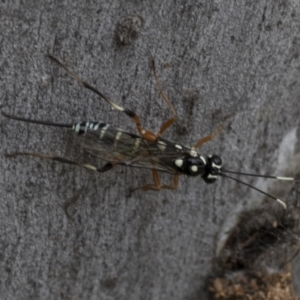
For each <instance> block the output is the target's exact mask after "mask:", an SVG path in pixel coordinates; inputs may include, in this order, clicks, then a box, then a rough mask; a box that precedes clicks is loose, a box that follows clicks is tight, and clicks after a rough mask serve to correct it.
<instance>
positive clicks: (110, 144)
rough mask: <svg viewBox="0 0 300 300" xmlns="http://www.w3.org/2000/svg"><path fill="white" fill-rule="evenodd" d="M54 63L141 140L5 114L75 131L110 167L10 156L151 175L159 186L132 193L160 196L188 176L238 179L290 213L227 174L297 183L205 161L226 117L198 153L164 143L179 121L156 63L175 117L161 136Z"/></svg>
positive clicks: (104, 128)
mask: <svg viewBox="0 0 300 300" xmlns="http://www.w3.org/2000/svg"><path fill="white" fill-rule="evenodd" d="M48 56H49V58H51V59H52V60H53V61H54V62H56V63H57V64H58V65H59V66H61V67H62V68H63V69H65V70H66V72H67V73H69V75H70V76H71V77H73V78H75V79H76V80H77V81H78V83H79V84H81V85H83V87H85V88H86V89H89V90H91V91H93V92H94V93H96V94H97V95H99V96H100V97H101V98H102V99H103V100H104V101H106V102H107V103H108V104H109V105H110V106H111V107H112V108H113V109H116V110H118V111H120V112H123V113H125V114H126V115H127V116H128V117H130V118H131V119H132V121H133V122H134V123H135V126H136V128H137V131H138V133H139V135H137V134H132V133H129V132H125V131H123V130H121V129H117V128H115V127H113V126H110V125H109V124H107V123H104V122H79V123H76V124H63V123H53V122H47V121H39V120H32V119H27V118H22V117H17V116H13V115H9V114H6V113H4V112H2V114H3V115H4V116H5V117H7V118H10V119H14V120H19V121H23V122H29V123H35V124H41V125H46V126H57V127H65V128H70V129H72V130H73V131H75V133H77V134H78V135H80V137H81V139H82V142H81V146H82V148H83V149H84V150H86V151H87V152H88V153H90V154H92V155H95V156H97V157H99V158H101V159H102V160H104V161H106V164H105V165H104V166H102V167H97V166H94V165H92V164H82V163H79V162H76V161H72V160H68V159H66V158H63V157H58V156H49V155H44V154H39V153H28V152H17V153H13V154H7V156H10V157H13V156H17V155H29V156H36V157H40V158H45V159H50V160H54V161H59V162H61V163H66V164H71V165H77V166H80V167H84V168H87V169H90V170H93V171H97V172H100V173H102V172H106V171H108V170H110V169H112V168H114V167H116V166H118V165H123V166H131V167H137V168H146V169H151V171H152V177H153V182H154V183H152V184H146V185H143V186H140V187H137V188H134V189H132V191H135V190H138V189H142V190H155V191H159V190H160V189H176V188H177V186H178V180H179V176H180V175H187V176H200V177H201V178H202V179H203V180H204V181H205V182H206V183H213V182H215V181H216V180H217V178H218V176H222V177H225V178H229V179H232V180H234V181H236V182H238V183H241V184H243V185H246V186H248V187H250V188H252V189H254V190H256V191H258V192H260V193H262V194H264V195H266V196H267V197H269V198H272V199H274V200H276V201H278V202H279V203H280V204H281V205H282V206H283V207H284V208H286V204H285V203H284V202H283V201H282V200H280V199H278V198H276V197H274V196H273V195H271V194H269V193H266V192H264V191H262V190H260V189H258V188H256V187H254V186H252V185H249V184H248V183H245V182H243V181H241V180H239V179H237V178H234V177H231V176H229V175H228V174H227V173H231V174H236V175H245V176H255V177H263V178H270V179H277V180H290V181H291V180H296V179H295V178H293V177H277V176H264V175H257V174H249V173H240V172H233V171H229V170H226V169H224V168H223V165H222V160H221V158H220V157H219V156H218V155H215V154H214V155H208V156H207V157H204V156H202V155H200V154H199V153H198V152H197V150H196V149H197V148H199V147H200V146H201V145H203V144H204V143H206V142H208V141H210V140H212V139H213V138H214V137H215V136H216V135H218V134H219V133H220V131H221V130H222V127H223V124H224V122H225V121H226V119H228V118H229V117H230V116H228V117H225V119H224V121H223V123H222V124H221V125H219V126H218V127H217V129H216V130H215V131H214V132H213V133H212V134H210V135H208V136H205V137H204V138H202V139H200V140H199V141H197V142H196V143H195V144H194V145H193V146H192V147H186V146H183V145H180V144H176V143H173V142H171V141H169V140H166V139H164V138H162V135H163V133H164V132H165V131H166V130H167V129H168V128H169V127H170V126H171V125H172V124H173V123H174V122H175V121H176V120H177V114H176V112H175V110H174V108H173V106H172V104H171V102H170V101H169V99H168V97H167V96H166V94H165V93H164V92H163V89H162V87H161V84H160V82H159V80H158V77H157V74H156V69H155V64H154V61H153V60H152V61H151V69H152V70H153V74H154V79H155V82H156V85H157V88H158V90H159V94H160V96H161V97H162V98H163V99H164V101H165V102H166V104H167V105H168V107H169V109H170V111H171V113H172V117H171V118H170V119H168V120H167V121H166V122H164V123H163V124H162V125H161V127H160V130H159V131H158V133H157V134H155V133H153V132H152V131H149V130H147V129H145V128H144V127H143V126H142V124H141V122H140V118H139V117H138V115H137V114H136V113H135V112H133V111H132V110H129V109H125V108H123V107H121V106H119V105H117V104H116V103H114V102H113V101H112V100H110V98H109V97H107V96H106V95H104V94H103V93H102V92H100V91H99V90H98V89H96V88H95V87H93V86H91V85H90V84H89V83H87V82H86V81H84V80H83V79H81V78H80V77H79V76H78V75H77V74H76V73H74V72H73V71H71V70H70V69H69V68H68V67H67V66H65V65H64V64H63V63H61V62H60V61H59V60H58V59H57V58H55V57H54V56H52V55H48ZM158 172H166V173H169V174H172V175H173V184H172V185H161V183H160V180H159V173H158Z"/></svg>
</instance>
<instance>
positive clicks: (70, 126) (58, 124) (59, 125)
mask: <svg viewBox="0 0 300 300" xmlns="http://www.w3.org/2000/svg"><path fill="white" fill-rule="evenodd" d="M1 113H2V115H3V116H4V117H6V118H9V119H13V120H18V121H21V122H27V123H35V124H40V125H45V126H56V127H65V128H72V127H73V124H64V123H54V122H48V121H40V120H32V119H27V118H22V117H17V116H13V115H9V114H7V113H5V112H3V111H2V112H1Z"/></svg>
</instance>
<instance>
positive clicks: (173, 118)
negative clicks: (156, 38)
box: [150, 60, 177, 137]
mask: <svg viewBox="0 0 300 300" xmlns="http://www.w3.org/2000/svg"><path fill="white" fill-rule="evenodd" d="M150 67H151V69H152V70H153V75H154V79H155V83H156V86H157V89H158V91H159V94H160V96H161V97H162V98H163V99H164V100H165V102H166V103H167V105H168V106H169V108H170V110H171V112H172V114H173V117H172V118H170V119H169V120H167V121H166V122H164V123H163V124H162V125H161V127H160V129H159V132H158V133H157V137H161V136H162V134H163V133H164V132H165V131H166V130H167V129H168V128H169V127H170V126H171V125H172V124H173V123H174V122H176V120H177V113H176V111H175V109H174V107H173V105H172V104H171V102H170V100H169V98H168V96H167V95H166V94H165V93H164V91H163V89H162V86H161V84H160V82H159V80H158V77H157V74H156V68H155V63H154V60H151V62H150Z"/></svg>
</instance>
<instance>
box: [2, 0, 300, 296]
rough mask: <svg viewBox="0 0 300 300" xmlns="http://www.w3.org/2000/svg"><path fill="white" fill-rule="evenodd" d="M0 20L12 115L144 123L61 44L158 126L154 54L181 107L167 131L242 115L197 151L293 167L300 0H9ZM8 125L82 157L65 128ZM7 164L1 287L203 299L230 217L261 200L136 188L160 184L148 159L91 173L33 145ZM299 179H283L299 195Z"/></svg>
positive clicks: (236, 193) (21, 143)
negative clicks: (144, 164)
mask: <svg viewBox="0 0 300 300" xmlns="http://www.w3.org/2000/svg"><path fill="white" fill-rule="evenodd" d="M131 16H135V19H134V20H133V21H132V18H131V19H130V17H131ZM140 20H143V21H142V23H141V24H139V22H140ZM118 23H120V24H121V25H122V26H121V27H120V26H119V27H117V24H118ZM140 25H141V27H140ZM0 27H1V35H0V45H1V48H0V49H1V54H0V85H1V87H0V105H1V109H2V110H3V111H5V112H7V113H10V114H14V115H18V116H24V117H28V118H35V119H41V120H51V121H56V122H64V123H68V122H77V121H79V120H103V121H106V122H108V123H111V124H114V125H117V126H118V127H121V128H124V129H126V130H130V131H132V132H135V128H134V126H133V124H132V122H131V121H130V120H129V119H128V117H126V116H123V115H122V114H121V113H119V112H116V111H112V110H111V109H110V107H109V106H108V105H107V104H106V103H105V102H103V101H102V100H101V99H99V98H98V97H97V96H96V95H94V94H92V93H91V92H90V91H87V90H85V89H84V88H82V87H80V86H79V85H78V84H77V83H76V82H75V81H74V80H73V79H72V78H70V77H68V75H67V74H66V73H65V72H64V71H63V70H62V69H60V68H59V67H58V66H57V65H55V64H53V63H52V62H51V61H50V60H49V59H48V58H47V57H46V56H45V55H46V54H47V53H52V54H53V55H54V56H56V57H58V58H59V59H61V60H62V61H64V62H65V63H66V64H67V65H68V66H69V67H70V68H71V69H73V70H74V71H76V72H77V73H78V74H80V75H81V76H82V77H83V78H85V79H86V80H87V81H88V82H89V83H91V84H93V85H95V86H97V87H98V88H99V90H100V91H102V92H104V93H105V94H106V95H108V96H110V97H111V98H112V99H114V101H115V102H116V103H118V104H120V105H122V106H124V107H127V108H131V109H133V110H135V111H136V112H137V113H138V115H139V116H140V117H141V119H142V121H143V124H144V125H145V127H146V128H148V129H151V130H153V131H155V132H156V131H158V129H159V127H160V125H161V123H162V122H163V121H164V120H166V119H167V118H168V117H170V112H169V110H168V108H167V107H166V105H165V103H164V102H163V101H162V100H161V99H160V98H159V94H158V91H157V89H156V86H155V82H154V80H153V77H152V75H151V70H150V68H149V59H151V58H152V57H153V58H154V59H155V62H156V65H157V72H158V76H159V78H160V80H161V83H162V85H163V87H164V90H165V92H166V94H167V95H168V97H169V98H170V100H171V102H172V103H173V105H174V107H175V109H176V111H177V113H178V116H179V121H178V123H177V124H176V125H175V126H173V127H172V128H171V129H169V130H168V131H167V132H166V134H165V135H164V137H166V138H168V139H170V140H174V141H177V142H178V143H181V144H188V145H192V144H193V143H194V142H196V141H197V140H198V139H200V138H201V137H203V136H205V135H208V134H209V133H211V132H212V131H213V130H214V129H215V128H216V127H217V126H218V125H219V124H220V123H221V122H222V120H223V118H224V117H225V116H226V115H228V114H231V113H234V116H233V117H232V118H231V119H230V120H229V121H228V122H227V123H226V125H225V127H224V129H223V131H222V133H221V134H220V135H219V136H218V137H217V138H215V139H214V140H213V141H212V142H210V143H208V144H206V145H204V146H203V147H202V148H201V149H200V151H201V153H203V154H204V155H206V154H209V153H216V154H220V155H221V156H222V158H223V161H224V164H225V165H226V166H228V169H232V170H237V171H242V170H244V171H252V172H259V173H263V174H264V173H271V174H273V172H275V171H276V170H277V171H278V170H279V171H280V170H281V171H282V172H283V174H282V175H283V176H287V175H289V173H291V172H292V173H297V172H298V170H297V168H294V167H295V166H297V165H298V160H297V159H296V155H294V153H296V152H297V151H296V150H295V152H293V151H292V152H293V153H292V155H290V156H286V155H285V154H284V151H283V150H282V148H280V145H281V146H282V145H283V146H284V145H285V144H284V143H282V141H283V139H284V137H286V136H287V134H288V133H290V132H291V131H292V130H293V129H295V128H297V126H298V124H299V115H300V104H299V95H300V89H299V78H300V76H299V75H300V58H299V46H300V35H299V30H300V4H299V2H298V1H292V0H290V1H257V2H256V1H219V2H218V1H215V2H214V1H202V2H199V1H196V0H188V1H154V2H151V1H150V2H149V1H116V0H112V1H87V2H86V3H81V2H80V1H78V2H74V1H70V0H66V1H47V2H44V3H41V2H40V1H34V0H31V1H24V2H11V1H2V2H1V4H0ZM116 28H117V29H116ZM128 28H130V30H131V31H130V32H129V33H128ZM116 30H117V32H116ZM128 34H129V35H128ZM0 122H1V152H2V153H5V152H9V153H11V152H16V151H27V152H36V153H46V154H51V155H53V154H55V155H60V156H63V157H66V158H69V159H79V160H80V159H82V158H81V157H82V155H81V154H82V153H81V152H80V150H79V148H78V143H76V137H75V138H74V137H73V134H72V133H71V132H68V131H67V130H63V129H57V128H48V127H43V126H38V125H33V124H25V123H20V122H17V121H12V120H8V119H6V118H4V117H1V119H0ZM296 137H297V134H296ZM74 141H75V142H74ZM296 142H297V139H294V140H293V141H292V142H288V144H292V143H295V145H296V144H297V143H296ZM291 146H293V145H291ZM280 159H281V160H280ZM291 161H292V164H290V163H287V162H291ZM0 163H1V173H0V187H1V190H0V195H1V201H0V220H1V227H0V228H1V234H0V249H1V250H0V254H1V261H0V266H1V272H0V293H1V299H32V298H36V299H206V297H207V296H206V291H205V288H204V285H205V280H206V277H207V275H208V274H209V272H210V270H211V261H212V259H213V257H214V253H215V251H216V248H217V245H218V243H219V239H220V237H219V236H218V233H220V232H221V231H222V229H223V228H224V227H223V224H224V222H225V223H226V224H228V222H227V221H226V220H228V217H230V216H231V215H232V214H233V212H234V211H235V209H236V207H240V206H241V204H243V207H244V204H245V205H247V206H248V205H249V203H254V202H255V203H256V202H257V201H258V200H259V201H261V200H262V199H263V197H262V196H261V195H259V194H257V193H252V192H251V193H250V191H249V189H247V188H246V187H243V186H241V185H240V184H237V183H235V182H234V181H230V180H226V179H220V180H218V182H217V183H216V184H214V185H205V183H204V182H202V180H201V179H200V178H181V180H180V184H179V187H178V189H177V190H176V191H166V190H163V191H160V192H159V193H157V192H140V191H138V192H136V193H134V194H133V195H132V196H131V197H127V192H128V189H129V188H130V187H135V186H139V185H143V184H145V183H149V182H150V181H151V176H150V172H148V171H143V170H138V169H132V168H125V167H124V168H123V167H119V168H115V169H114V170H112V171H110V172H107V173H104V174H96V173H93V172H92V171H87V170H85V169H80V168H78V167H74V166H70V165H63V164H59V163H55V162H51V161H46V160H40V159H37V158H30V157H25V156H19V157H16V158H7V157H5V156H4V155H1V156H0ZM291 168H292V169H291ZM161 180H162V181H163V182H166V183H168V182H169V181H170V180H171V178H170V177H169V176H166V175H163V176H162V179H161ZM247 182H250V183H251V184H254V185H256V184H260V185H261V187H262V188H264V189H267V188H271V191H272V189H275V186H274V185H269V183H266V182H265V181H264V182H262V181H260V182H258V183H257V181H256V180H255V179H253V178H250V179H249V180H248V181H247ZM79 188H84V190H83V191H82V193H81V195H80V197H79V198H78V199H77V201H74V203H71V204H68V203H69V202H70V199H71V198H72V196H73V195H74V193H75V192H76V190H78V189H79ZM290 188H291V186H290V185H289V186H287V185H286V186H284V187H283V188H281V189H280V190H279V191H278V190H277V191H276V192H278V196H280V197H283V198H284V199H289V195H291V194H290V193H289V191H290ZM293 188H294V189H293V194H292V196H293V197H296V196H297V187H295V186H294V187H293ZM255 200H256V201H255ZM66 203H67V208H66ZM66 211H67V212H68V215H69V216H68V215H67V214H66ZM229 223H230V222H229ZM296 267H297V266H295V268H296ZM298 278H299V277H298Z"/></svg>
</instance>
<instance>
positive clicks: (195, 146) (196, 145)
mask: <svg viewBox="0 0 300 300" xmlns="http://www.w3.org/2000/svg"><path fill="white" fill-rule="evenodd" d="M232 116H233V114H230V115H227V116H226V117H225V118H224V120H223V122H222V123H221V124H220V125H219V126H218V127H217V129H216V130H215V131H214V132H213V133H212V134H211V135H208V136H205V137H204V138H202V139H200V140H199V141H198V142H197V143H196V144H195V145H194V146H193V148H198V147H200V146H202V145H203V144H205V143H207V142H209V141H211V140H213V139H214V138H215V137H216V136H217V135H218V134H219V133H220V132H221V131H222V129H223V127H224V123H225V122H226V121H227V120H228V119H229V118H231V117H232Z"/></svg>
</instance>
